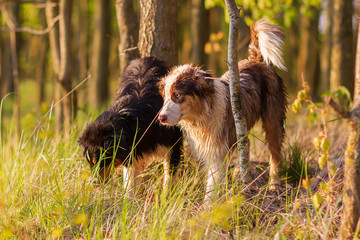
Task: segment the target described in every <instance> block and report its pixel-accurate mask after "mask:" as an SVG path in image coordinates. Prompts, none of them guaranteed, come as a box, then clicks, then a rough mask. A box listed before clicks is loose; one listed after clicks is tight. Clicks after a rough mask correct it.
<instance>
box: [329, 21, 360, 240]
mask: <svg viewBox="0 0 360 240" xmlns="http://www.w3.org/2000/svg"><path fill="white" fill-rule="evenodd" d="M326 102H327V103H328V104H329V105H330V106H331V107H332V108H333V109H334V110H335V111H336V112H337V113H338V114H339V115H340V116H341V117H342V118H344V119H345V120H346V122H347V123H348V126H349V139H348V142H347V148H346V151H345V166H344V195H343V205H344V212H343V214H342V219H341V228H340V236H339V238H340V239H353V238H354V237H355V236H354V233H355V230H356V226H357V225H358V222H359V218H360V25H359V28H358V35H357V50H356V61H355V88H354V102H353V108H352V110H351V111H346V110H345V109H343V108H342V107H341V106H340V105H338V104H337V103H336V102H334V101H333V100H332V99H331V97H329V98H326ZM357 237H358V236H357Z"/></svg>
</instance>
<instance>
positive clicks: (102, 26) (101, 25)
mask: <svg viewBox="0 0 360 240" xmlns="http://www.w3.org/2000/svg"><path fill="white" fill-rule="evenodd" d="M110 12H111V11H110V0H95V15H94V18H95V19H94V20H95V24H94V38H93V39H94V40H93V43H92V47H93V53H92V62H91V63H92V64H91V74H92V78H91V81H90V92H91V94H89V100H90V103H92V104H94V105H95V106H97V107H100V106H102V105H103V104H104V103H105V102H106V101H107V100H108V98H109V74H108V72H109V69H108V68H109V54H110V16H111V14H110Z"/></svg>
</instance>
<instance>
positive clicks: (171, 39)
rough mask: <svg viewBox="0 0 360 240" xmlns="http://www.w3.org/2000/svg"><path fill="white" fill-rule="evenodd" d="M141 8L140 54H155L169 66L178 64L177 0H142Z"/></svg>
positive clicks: (143, 55)
mask: <svg viewBox="0 0 360 240" xmlns="http://www.w3.org/2000/svg"><path fill="white" fill-rule="evenodd" d="M140 9H141V16H140V31H139V34H140V35H139V51H140V55H141V56H142V57H146V56H150V55H154V56H157V57H159V58H161V59H162V60H165V61H166V63H167V64H168V65H169V66H175V65H177V63H178V52H177V49H178V48H177V29H176V24H177V21H176V20H177V17H176V16H177V0H140Z"/></svg>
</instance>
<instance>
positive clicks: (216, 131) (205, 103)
mask: <svg viewBox="0 0 360 240" xmlns="http://www.w3.org/2000/svg"><path fill="white" fill-rule="evenodd" d="M282 43H283V38H282V33H281V31H280V30H279V29H278V28H277V27H276V26H275V25H272V24H270V23H268V22H267V21H265V20H259V21H257V22H256V23H255V24H254V25H253V26H252V27H251V43H250V46H249V57H248V59H246V60H242V61H240V62H239V63H238V67H239V72H240V81H241V107H242V110H243V113H244V116H245V118H246V122H247V127H248V130H250V129H251V128H252V127H253V126H254V124H255V123H256V122H257V121H258V120H259V119H261V120H262V123H263V129H264V130H265V133H266V140H267V142H268V144H269V149H270V154H271V158H270V165H271V167H270V178H271V183H272V184H273V185H274V184H278V183H279V176H278V174H279V163H280V160H281V146H282V142H283V137H284V127H283V125H284V121H285V114H286V103H287V101H286V90H285V87H284V84H283V81H282V79H281V78H280V77H279V76H278V75H277V74H276V73H275V72H274V70H273V67H272V66H270V64H273V65H275V66H277V67H279V68H281V69H285V67H284V64H283V61H282V57H281V44H282ZM160 91H161V93H162V95H163V97H164V106H163V109H162V111H161V112H160V115H159V120H160V121H161V122H162V123H163V124H165V125H170V126H172V125H176V124H178V125H179V126H181V128H182V129H183V130H184V131H185V133H186V135H187V140H188V142H189V143H190V146H191V148H192V150H193V152H194V153H195V154H196V155H197V156H196V157H197V159H198V160H199V161H201V162H202V163H204V164H205V165H206V166H207V167H208V181H207V193H206V198H205V200H206V201H208V200H209V199H210V197H211V192H213V190H214V185H215V183H221V182H222V180H223V177H224V176H223V173H222V172H223V170H222V169H223V168H224V167H222V165H223V161H224V159H225V157H226V155H227V153H228V151H229V149H230V148H231V147H232V145H233V144H234V143H235V142H236V133H235V124H234V119H233V116H232V110H231V103H230V90H229V73H225V74H224V75H223V76H222V77H221V78H215V77H213V76H212V75H211V74H209V73H207V72H205V71H203V70H201V69H200V68H199V67H197V66H193V65H189V64H187V65H182V66H178V67H175V68H173V69H172V70H171V71H170V72H169V74H168V75H167V76H166V77H164V78H163V79H162V81H161V83H160Z"/></svg>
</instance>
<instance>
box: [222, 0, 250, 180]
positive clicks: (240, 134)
mask: <svg viewBox="0 0 360 240" xmlns="http://www.w3.org/2000/svg"><path fill="white" fill-rule="evenodd" d="M225 4H226V8H227V11H228V13H229V17H230V26H229V28H230V29H229V45H228V66H229V74H230V95H231V96H230V97H231V108H232V111H233V116H234V120H235V128H236V137H237V148H238V152H239V167H240V176H241V177H243V180H244V181H247V180H248V179H247V178H248V174H247V173H248V170H247V168H248V167H249V166H248V163H249V158H250V156H249V139H248V137H247V124H246V119H245V117H244V115H243V112H242V110H241V99H240V75H239V68H238V59H237V40H238V36H239V29H240V16H239V9H238V8H237V6H236V3H235V1H234V0H225Z"/></svg>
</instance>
